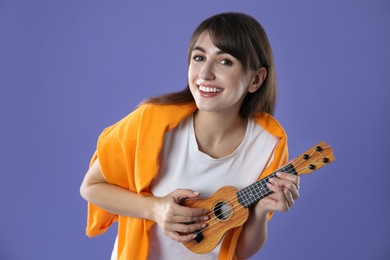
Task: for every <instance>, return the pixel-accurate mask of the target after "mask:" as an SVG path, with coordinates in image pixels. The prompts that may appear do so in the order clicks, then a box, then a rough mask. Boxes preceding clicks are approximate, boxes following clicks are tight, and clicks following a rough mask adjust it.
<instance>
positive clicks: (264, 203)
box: [256, 172, 300, 212]
mask: <svg viewBox="0 0 390 260" xmlns="http://www.w3.org/2000/svg"><path fill="white" fill-rule="evenodd" d="M276 175H277V176H278V178H271V179H269V183H268V184H267V185H268V188H269V189H270V190H271V191H273V193H271V194H270V195H268V196H267V197H265V198H263V199H261V200H260V201H259V203H257V205H256V210H260V211H263V212H264V211H282V212H285V211H287V210H288V209H290V208H291V207H292V206H293V205H294V202H295V200H297V199H298V198H299V181H300V178H299V176H296V175H293V174H288V173H284V172H278V173H276Z"/></svg>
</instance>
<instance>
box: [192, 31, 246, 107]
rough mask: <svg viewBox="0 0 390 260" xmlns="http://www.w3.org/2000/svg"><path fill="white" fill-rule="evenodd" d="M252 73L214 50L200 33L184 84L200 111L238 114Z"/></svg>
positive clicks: (226, 54)
mask: <svg viewBox="0 0 390 260" xmlns="http://www.w3.org/2000/svg"><path fill="white" fill-rule="evenodd" d="M252 77H253V73H250V72H249V73H248V72H246V71H245V70H244V68H243V66H242V64H241V62H240V61H239V60H238V59H236V58H234V57H233V56H232V55H230V54H228V53H225V52H223V51H221V50H220V49H218V48H217V47H216V46H215V45H214V44H213V42H212V41H211V39H210V36H209V34H208V32H203V33H202V34H201V35H200V37H199V39H198V41H197V42H196V44H195V45H194V48H193V50H192V53H191V60H190V64H189V67H188V84H189V86H190V89H191V93H192V95H193V97H194V99H195V102H196V105H197V107H198V109H199V110H200V111H207V112H224V113H225V112H226V113H229V114H227V115H231V113H234V115H238V112H239V110H240V107H241V103H242V101H243V99H244V97H245V95H246V93H247V92H248V87H249V86H250V82H251V80H253V78H252Z"/></svg>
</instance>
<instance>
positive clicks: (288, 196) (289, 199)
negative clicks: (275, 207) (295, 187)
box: [283, 189, 294, 208]
mask: <svg viewBox="0 0 390 260" xmlns="http://www.w3.org/2000/svg"><path fill="white" fill-rule="evenodd" d="M283 193H284V198H285V200H286V202H287V205H288V207H289V208H291V207H292V206H293V205H294V198H293V195H292V193H291V192H290V190H289V189H283Z"/></svg>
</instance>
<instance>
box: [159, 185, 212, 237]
mask: <svg viewBox="0 0 390 260" xmlns="http://www.w3.org/2000/svg"><path fill="white" fill-rule="evenodd" d="M198 196H199V193H198V192H194V191H192V190H188V189H177V190H174V191H173V192H171V193H169V194H167V195H166V196H164V197H154V198H155V201H154V207H153V213H154V218H153V220H154V221H156V223H157V224H158V225H159V227H160V228H161V229H162V230H163V231H164V233H165V234H166V235H167V236H168V237H170V238H172V239H173V240H176V241H178V242H186V241H189V240H191V239H193V238H194V234H193V232H195V231H197V230H200V229H202V228H204V227H206V224H205V223H204V222H205V221H206V220H208V216H207V214H208V211H207V210H205V209H200V208H190V207H186V206H182V205H180V202H181V201H182V200H183V199H186V198H196V197H198Z"/></svg>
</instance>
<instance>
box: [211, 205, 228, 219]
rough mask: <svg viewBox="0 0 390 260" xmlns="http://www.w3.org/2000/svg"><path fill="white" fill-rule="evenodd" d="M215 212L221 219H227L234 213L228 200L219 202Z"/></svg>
mask: <svg viewBox="0 0 390 260" xmlns="http://www.w3.org/2000/svg"><path fill="white" fill-rule="evenodd" d="M214 214H215V216H216V217H217V218H218V219H220V220H226V219H228V218H229V217H230V216H231V215H232V207H231V206H230V205H229V204H228V203H226V202H218V203H217V205H215V207H214Z"/></svg>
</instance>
